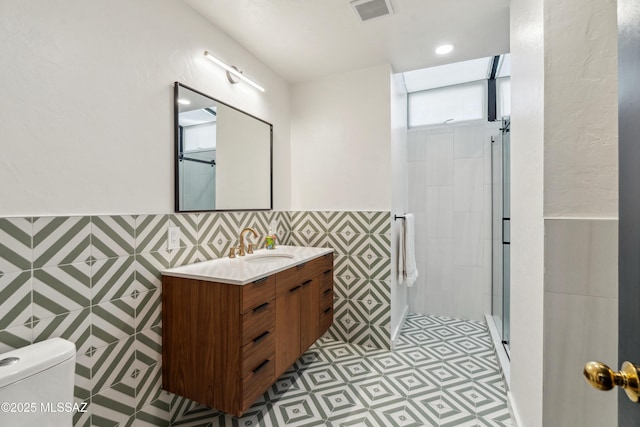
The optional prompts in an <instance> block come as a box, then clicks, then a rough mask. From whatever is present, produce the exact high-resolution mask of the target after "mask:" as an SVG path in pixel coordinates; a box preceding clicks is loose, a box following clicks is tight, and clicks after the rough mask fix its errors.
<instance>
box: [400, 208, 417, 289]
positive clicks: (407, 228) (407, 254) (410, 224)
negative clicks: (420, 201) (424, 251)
mask: <svg viewBox="0 0 640 427" xmlns="http://www.w3.org/2000/svg"><path fill="white" fill-rule="evenodd" d="M403 222H404V224H403V225H404V227H403V230H402V232H401V233H400V250H399V254H398V255H399V256H398V258H399V259H398V270H399V273H400V277H399V279H400V280H399V283H401V284H405V285H407V287H411V286H413V285H414V283H415V282H416V279H418V267H417V265H416V249H415V217H414V216H413V214H405V216H404V221H403Z"/></svg>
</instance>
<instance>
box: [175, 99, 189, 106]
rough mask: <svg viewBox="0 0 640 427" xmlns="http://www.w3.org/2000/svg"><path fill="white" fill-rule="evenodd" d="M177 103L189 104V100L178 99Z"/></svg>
mask: <svg viewBox="0 0 640 427" xmlns="http://www.w3.org/2000/svg"><path fill="white" fill-rule="evenodd" d="M178 104H182V105H189V104H191V101H189V100H188V99H178Z"/></svg>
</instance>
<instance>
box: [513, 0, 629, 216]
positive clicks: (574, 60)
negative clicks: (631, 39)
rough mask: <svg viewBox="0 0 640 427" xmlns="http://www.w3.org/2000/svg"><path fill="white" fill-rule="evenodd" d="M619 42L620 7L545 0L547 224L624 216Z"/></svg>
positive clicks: (608, 3)
mask: <svg viewBox="0 0 640 427" xmlns="http://www.w3.org/2000/svg"><path fill="white" fill-rule="evenodd" d="M617 37H618V33H617V22H616V2H615V1H607V0H596V1H588V2H585V1H581V0H568V1H562V2H557V1H552V0H546V1H545V28H544V44H545V70H546V72H545V100H544V104H545V114H544V122H545V126H544V131H545V137H544V140H545V142H544V165H545V167H544V182H545V192H544V213H545V216H546V217H596V218H617V217H618V122H617V120H618V79H617V66H618V64H617V60H618V56H617V47H618V44H617ZM514 96H515V95H514Z"/></svg>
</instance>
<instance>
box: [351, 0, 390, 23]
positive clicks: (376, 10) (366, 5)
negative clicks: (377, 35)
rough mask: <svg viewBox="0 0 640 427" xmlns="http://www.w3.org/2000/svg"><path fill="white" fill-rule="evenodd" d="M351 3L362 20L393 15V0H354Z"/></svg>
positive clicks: (366, 20)
mask: <svg viewBox="0 0 640 427" xmlns="http://www.w3.org/2000/svg"><path fill="white" fill-rule="evenodd" d="M350 4H351V7H352V8H353V11H354V12H355V13H356V15H358V18H360V20H361V21H362V22H368V21H372V20H374V19H378V18H382V17H384V16H389V15H393V7H391V0H352V1H351V3H350Z"/></svg>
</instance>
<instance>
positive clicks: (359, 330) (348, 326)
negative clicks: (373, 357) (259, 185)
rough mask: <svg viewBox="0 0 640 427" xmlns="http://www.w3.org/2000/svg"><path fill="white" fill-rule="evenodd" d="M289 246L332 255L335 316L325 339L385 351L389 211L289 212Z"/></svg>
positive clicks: (388, 342)
mask: <svg viewBox="0 0 640 427" xmlns="http://www.w3.org/2000/svg"><path fill="white" fill-rule="evenodd" d="M291 244H292V245H301V246H321V247H331V248H333V249H334V250H335V274H334V277H335V279H334V285H335V286H334V288H335V298H336V299H335V301H334V313H335V314H334V323H333V326H332V327H331V328H330V330H329V335H330V336H331V337H332V338H334V339H337V340H341V341H345V342H350V343H354V344H358V345H362V346H365V347H368V348H378V349H389V348H390V345H391V339H390V336H391V334H390V326H391V310H390V305H391V259H390V258H391V218H390V212H389V211H382V212H367V211H331V212H326V211H296V212H292V213H291Z"/></svg>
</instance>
